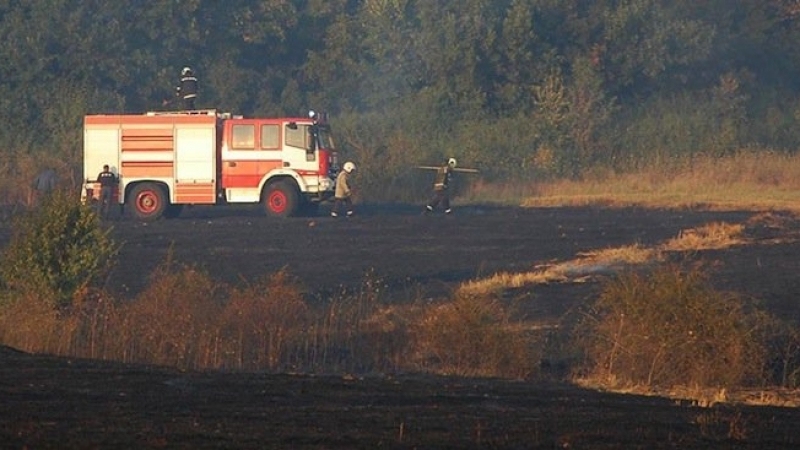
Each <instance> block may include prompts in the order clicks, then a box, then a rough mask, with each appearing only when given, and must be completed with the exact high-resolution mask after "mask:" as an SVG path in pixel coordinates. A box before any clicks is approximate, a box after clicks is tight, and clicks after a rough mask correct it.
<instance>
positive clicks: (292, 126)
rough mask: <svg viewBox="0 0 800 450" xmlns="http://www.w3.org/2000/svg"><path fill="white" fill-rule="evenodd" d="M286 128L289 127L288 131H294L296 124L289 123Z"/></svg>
mask: <svg viewBox="0 0 800 450" xmlns="http://www.w3.org/2000/svg"><path fill="white" fill-rule="evenodd" d="M287 126H288V127H289V129H290V130H296V129H297V122H289V124H288V125H287Z"/></svg>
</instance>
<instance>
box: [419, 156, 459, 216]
mask: <svg viewBox="0 0 800 450" xmlns="http://www.w3.org/2000/svg"><path fill="white" fill-rule="evenodd" d="M457 164H458V162H457V161H456V159H455V158H448V159H447V161H446V162H445V163H444V164H443V165H442V166H441V167H439V168H438V169H437V170H436V178H434V181H433V197H431V200H430V201H429V202H428V204H427V205H426V206H425V211H424V212H425V213H430V212H433V211H434V210H435V209H436V207H437V206H439V205H442V208H444V213H445V214H450V213H452V212H453V209H452V208H450V190H449V188H450V181H452V178H453V169H455V168H456V165H457Z"/></svg>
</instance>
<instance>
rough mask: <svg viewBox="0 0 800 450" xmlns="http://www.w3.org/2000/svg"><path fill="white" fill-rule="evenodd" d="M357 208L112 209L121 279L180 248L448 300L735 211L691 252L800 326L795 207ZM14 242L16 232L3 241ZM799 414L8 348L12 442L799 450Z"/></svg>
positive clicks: (539, 304)
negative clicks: (288, 212) (726, 227)
mask: <svg viewBox="0 0 800 450" xmlns="http://www.w3.org/2000/svg"><path fill="white" fill-rule="evenodd" d="M357 212H358V215H357V217H354V218H352V219H332V218H329V217H326V216H325V213H326V210H325V209H322V210H321V211H320V216H319V217H305V218H292V219H285V220H275V219H271V218H267V217H264V216H262V215H261V214H260V212H259V211H257V210H255V209H238V208H237V209H225V208H195V209H187V210H185V211H184V213H183V214H182V215H181V217H180V218H178V219H174V220H162V221H158V222H153V223H141V222H135V221H131V220H127V219H123V220H114V221H112V222H110V224H111V225H112V226H113V228H114V229H113V234H114V237H115V239H117V240H118V242H120V243H122V244H123V246H122V250H121V254H120V258H119V264H118V265H117V266H116V267H115V268H114V269H113V271H112V274H111V276H110V278H109V280H108V285H109V286H108V287H109V288H110V289H112V290H113V291H115V292H117V293H118V294H119V295H120V296H132V295H135V293H136V292H138V291H139V290H141V289H142V287H143V286H145V285H146V284H147V282H148V276H149V273H150V272H151V271H152V269H153V268H154V267H155V266H156V265H158V264H160V263H161V262H163V261H164V260H165V258H166V257H167V254H168V253H171V254H172V255H173V259H174V260H175V261H177V262H180V263H186V264H191V265H195V266H197V267H200V268H202V269H203V270H205V271H207V272H208V273H209V274H210V275H211V276H212V278H215V279H218V280H220V281H225V282H227V283H231V284H239V283H247V282H249V281H253V280H255V279H257V278H259V277H261V276H264V275H267V274H271V273H274V272H275V271H277V270H279V269H281V268H286V269H287V270H288V271H289V272H290V273H291V274H293V275H295V276H296V277H298V278H299V279H300V280H301V281H302V282H303V284H304V286H305V288H306V290H307V292H308V294H309V295H310V296H315V297H318V298H320V299H324V298H325V296H326V295H327V294H328V293H330V292H334V291H337V290H340V289H349V288H353V289H355V288H358V286H360V285H361V283H363V282H364V280H365V277H371V278H373V279H374V278H378V279H381V280H382V281H383V282H384V283H385V284H386V287H387V289H388V290H389V292H390V295H389V297H390V298H391V299H392V300H391V301H404V300H411V299H419V298H428V297H430V298H436V297H440V296H444V295H447V294H448V292H450V290H451V289H452V288H453V287H454V286H455V285H456V284H457V283H459V282H462V281H466V280H470V279H475V278H478V277H482V276H487V275H490V274H493V273H495V272H498V271H528V270H531V269H532V268H533V267H535V266H538V265H541V264H548V263H554V262H563V261H569V260H571V259H574V258H576V257H577V256H579V255H580V254H582V253H585V252H590V251H593V250H601V249H608V248H614V247H621V246H626V245H631V244H637V243H638V244H640V245H643V246H653V245H657V244H659V243H662V242H664V241H666V240H668V239H671V238H674V237H676V236H678V235H679V234H680V233H681V232H682V231H685V230H688V229H691V228H695V227H698V226H701V225H703V224H708V223H712V222H722V221H724V222H728V223H743V224H748V227H747V230H746V234H747V236H748V237H749V238H750V242H748V243H747V244H746V245H742V246H737V247H733V248H728V249H724V250H713V251H701V252H693V253H691V254H688V255H682V256H681V257H682V258H690V259H692V260H703V261H707V262H708V263H709V265H710V266H713V268H714V269H713V270H714V278H713V280H714V283H716V284H718V285H719V286H720V287H722V288H725V289H728V290H731V291H734V292H737V293H739V294H741V295H744V296H746V297H747V298H753V299H754V300H758V301H761V302H762V304H763V305H764V306H765V307H766V308H767V309H769V310H770V311H773V312H774V313H776V314H778V315H780V316H782V317H785V318H789V319H795V320H800V304H798V302H797V293H798V292H800V276H799V275H798V274H800V270H799V269H800V258H798V257H797V255H798V252H800V242H798V240H797V237H798V233H799V232H800V221H798V220H796V219H794V218H793V217H791V216H789V215H778V214H777V213H776V214H775V215H773V216H771V217H768V218H766V219H764V218H763V217H762V218H761V219H760V220H757V221H754V220H753V217H755V216H756V215H757V214H756V213H753V212H746V211H735V212H708V211H699V210H698V211H689V210H685V211H666V210H648V209H639V208H630V209H604V208H590V207H586V208H531V209H522V208H503V207H492V206H464V207H458V205H457V206H456V211H455V214H454V215H452V216H442V215H440V214H435V215H432V216H423V215H422V214H421V208H419V207H418V206H415V205H413V206H409V205H389V206H387V205H358V209H357ZM8 236H9V233H8V227H7V226H2V227H0V248H2V246H4V245H5V243H6V242H7V240H8ZM367 274H369V275H367ZM596 287H597V283H592V282H591V281H590V282H589V283H579V284H571V283H558V284H550V285H544V286H536V287H533V288H531V289H527V290H526V292H524V295H523V296H522V297H521V298H523V299H524V302H523V308H522V310H521V313H522V314H525V315H526V316H527V318H529V319H533V320H541V321H543V322H546V321H555V320H557V319H558V318H559V317H560V316H561V315H563V314H564V313H565V312H566V311H568V310H570V309H571V308H574V307H576V306H579V305H581V304H582V303H585V302H586V301H588V300H590V299H591V298H592V296H593V295H594V293H595V288H596ZM799 421H800V410H798V409H797V408H776V407H753V406H743V405H721V406H715V407H713V408H701V407H697V406H692V405H691V404H690V403H689V402H680V401H675V400H669V399H665V398H660V397H643V396H634V395H617V394H608V393H598V392H593V391H589V390H584V389H580V388H578V387H575V386H572V385H568V384H565V383H555V382H542V381H531V380H527V381H505V380H486V379H463V378H443V377H433V376H422V375H414V374H404V375H393V376H388V375H387V376H369V377H363V378H362V377H358V376H356V377H354V376H350V375H344V376H343V375H330V376H311V375H288V374H287V375H268V374H257V373H249V374H243V373H183V372H179V371H175V370H172V369H164V368H152V367H139V366H125V365H120V364H114V363H106V362H97V361H84V360H74V359H66V358H53V357H48V356H44V355H29V354H25V353H21V352H18V351H15V350H13V349H8V348H1V349H0V448H9V449H23V448H25V449H41V448H193V449H196V448H209V449H211V448H231V449H234V448H236V449H238V448H280V449H284V448H285V449H329V448H342V449H345V448H346V449H350V448H359V449H372V448H393V449H400V448H402V449H406V448H408V449H412V448H417V449H443V448H481V449H495V448H503V449H532V448H542V449H551V448H570V449H586V448H589V449H599V448H608V449H618V448H626V449H628V448H642V449H652V448H680V449H690V448H696V449H709V448H752V449H756V448H758V449H768V448H786V449H788V448H800V433H798V432H797V427H796V424H797V423H798V422H799Z"/></svg>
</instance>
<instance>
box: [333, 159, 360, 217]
mask: <svg viewBox="0 0 800 450" xmlns="http://www.w3.org/2000/svg"><path fill="white" fill-rule="evenodd" d="M354 170H356V165H355V164H353V163H352V162H351V161H347V162H346V163H344V166H342V170H341V172H339V175H337V176H336V191H335V192H334V195H333V210H331V216H332V217H339V214H340V213H341V212H342V206H344V207H345V208H346V214H347V217H352V216H353V200H352V199H351V197H352V195H353V191H352V189H351V188H350V181H349V177H350V174H352V173H353V171H354Z"/></svg>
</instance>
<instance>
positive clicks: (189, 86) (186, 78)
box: [175, 67, 197, 110]
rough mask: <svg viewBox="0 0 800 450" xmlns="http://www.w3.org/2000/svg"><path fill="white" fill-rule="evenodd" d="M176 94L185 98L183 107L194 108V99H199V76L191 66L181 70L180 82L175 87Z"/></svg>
mask: <svg viewBox="0 0 800 450" xmlns="http://www.w3.org/2000/svg"><path fill="white" fill-rule="evenodd" d="M175 95H176V96H177V97H178V98H180V99H181V100H183V109H186V110H192V109H194V101H195V99H197V77H196V76H195V75H194V71H193V70H192V68H191V67H184V68H183V70H181V78H180V83H179V84H178V86H177V87H176V88H175Z"/></svg>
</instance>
